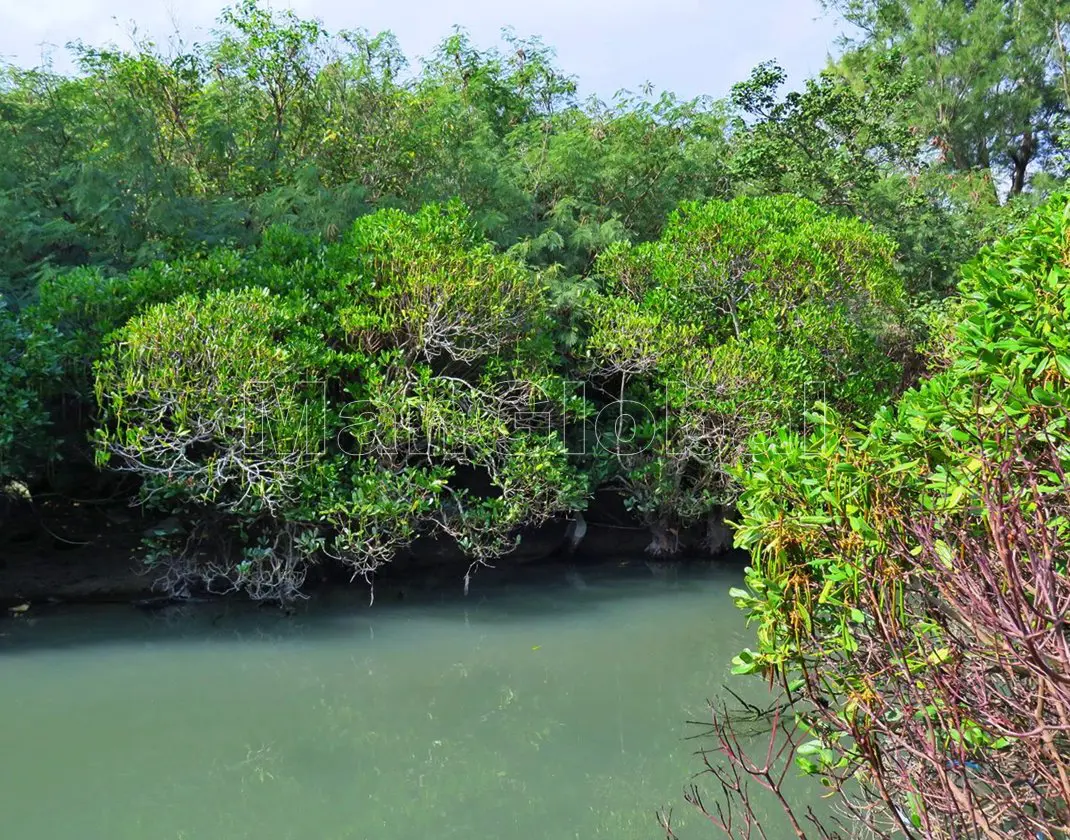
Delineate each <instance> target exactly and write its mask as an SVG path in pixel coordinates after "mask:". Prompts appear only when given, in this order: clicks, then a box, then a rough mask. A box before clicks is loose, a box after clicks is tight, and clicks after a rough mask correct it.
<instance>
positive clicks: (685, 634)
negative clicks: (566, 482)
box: [0, 571, 787, 840]
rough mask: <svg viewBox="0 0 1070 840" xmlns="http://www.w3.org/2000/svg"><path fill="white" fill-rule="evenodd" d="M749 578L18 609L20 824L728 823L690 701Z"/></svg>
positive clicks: (259, 830) (332, 838)
mask: <svg viewBox="0 0 1070 840" xmlns="http://www.w3.org/2000/svg"><path fill="white" fill-rule="evenodd" d="M485 577H486V576H485ZM737 582H738V573H737V572H733V571H721V572H707V573H703V574H701V575H698V576H688V577H684V576H680V577H679V578H677V579H673V580H665V579H658V578H652V577H651V576H650V575H649V574H646V575H645V576H642V577H639V576H636V575H635V573H624V572H615V573H613V574H609V573H602V574H598V573H594V572H588V573H585V574H584V576H583V578H582V579H578V578H576V577H575V576H572V577H571V578H570V579H568V580H566V579H565V578H564V576H562V578H561V580H560V582H558V581H551V582H547V581H543V582H540V583H531V582H529V583H525V584H513V585H509V586H505V585H495V584H493V583H491V582H490V578H489V577H486V582H484V581H482V580H480V579H477V580H476V581H475V583H474V584H473V588H472V592H471V594H470V595H469V596H468V598H461V597H456V596H454V595H452V594H451V595H450V596H449V597H443V598H439V599H430V598H423V599H420V598H417V599H416V600H415V601H414V600H413V599H412V598H410V599H408V600H406V601H404V602H402V603H400V604H390V605H383V604H382V599H380V602H379V603H377V604H376V605H375V606H374V607H371V608H368V607H367V605H366V604H365V603H364V602H363V601H361V600H358V599H357V594H356V593H354V594H353V595H346V596H339V595H337V594H335V595H333V596H332V602H330V603H327V604H322V603H317V604H312V605H309V606H307V607H306V608H304V609H302V610H301V611H299V612H298V614H297V615H294V616H290V617H286V616H282V615H280V614H278V613H277V612H274V611H263V610H261V611H256V610H252V609H249V608H245V607H238V606H236V605H219V604H209V605H205V606H204V607H200V608H197V609H191V608H185V610H186V611H187V612H186V614H180V615H173V614H172V615H167V616H160V615H154V616H146V615H144V614H141V613H139V612H138V611H136V610H134V609H133V608H125V607H106V608H80V609H77V610H70V611H60V612H44V613H41V612H39V611H38V612H37V614H36V617H34V615H35V614H34V612H31V613H29V614H27V616H26V617H22V618H17V619H0V675H2V677H0V757H2V761H0V836H3V837H5V838H7V837H9V838H20V840H21V839H23V838H24V840H53V838H55V839H56V840H59V839H60V838H71V840H91V838H101V840H104V838H107V840H125V839H126V838H129V840H238V838H255V840H291V838H292V839H293V840H297V838H300V840H341V839H342V838H375V840H395V838H396V840H402V839H403V838H404V840H447V838H464V840H482V839H483V838H486V840H507V839H508V838H523V840H537V839H538V838H547V839H548V840H549V838H553V840H565V838H598V837H607V838H614V840H627V839H628V838H659V837H662V836H663V834H662V833H661V832H660V830H659V829H658V826H657V822H656V820H655V816H654V815H655V811H656V810H657V809H659V808H662V807H664V806H667V805H673V806H674V814H675V817H674V824H676V825H680V826H682V827H684V828H686V827H687V826H688V825H690V826H691V827H692V829H693V830H692V831H691V832H690V833H689V834H688V835H686V836H695V837H714V836H716V835H715V834H713V833H712V832H710V831H709V830H708V829H705V828H704V829H702V830H701V831H696V830H694V828H695V827H696V826H697V825H698V823H699V822H700V820H699V818H698V817H697V815H693V814H691V813H690V812H689V809H688V806H686V804H684V803H683V802H682V798H681V793H682V790H683V787H684V786H685V785H686V784H687V783H688V782H689V781H690V777H691V775H692V774H693V773H694V772H695V771H696V770H697V769H698V762H697V761H696V759H695V758H694V757H693V755H692V753H693V751H694V749H695V748H696V746H697V744H696V743H695V742H694V741H688V740H686V736H689V735H694V734H695V728H694V727H689V726H688V725H687V723H686V721H688V720H689V719H690V720H694V719H708V717H709V715H708V711H707V706H706V700H707V698H711V697H716V696H717V695H718V694H720V693H721V685H722V683H724V682H726V681H729V680H731V679H732V678H731V677H730V676H729V675H728V670H727V669H728V662H729V660H730V658H731V655H732V654H733V653H735V652H737V651H738V650H739V649H740V648H741V647H743V646H745V645H746V643H747V641H748V638H749V636H748V632H747V630H746V628H745V627H744V625H743V622H742V620H741V617H740V615H739V613H738V612H737V611H736V610H735V609H734V607H733V606H732V604H731V601H730V599H729V598H728V595H727V592H728V588H729V587H730V586H732V585H736V584H737ZM772 836H773V837H774V838H775V837H776V835H775V834H774V835H772ZM784 836H787V835H784Z"/></svg>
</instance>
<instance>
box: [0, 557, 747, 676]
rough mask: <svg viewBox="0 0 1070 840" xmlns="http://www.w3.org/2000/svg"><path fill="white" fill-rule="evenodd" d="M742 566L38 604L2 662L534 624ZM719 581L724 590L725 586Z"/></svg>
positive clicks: (581, 569)
mask: <svg viewBox="0 0 1070 840" xmlns="http://www.w3.org/2000/svg"><path fill="white" fill-rule="evenodd" d="M741 576H742V564H741V563H737V562H721V563H696V564H654V563H644V562H642V561H639V562H632V561H627V562H622V563H620V564H614V565H609V564H603V565H590V566H567V565H554V566H542V567H539V568H528V569H519V570H518V569H495V568H481V569H479V570H478V571H477V573H476V574H474V575H473V576H472V579H471V583H470V586H469V591H468V593H467V594H465V593H464V588H463V581H461V580H460V579H453V578H451V579H449V580H448V581H445V582H440V583H439V586H437V587H436V586H435V584H434V583H425V584H422V585H403V584H399V583H397V582H391V581H387V582H386V583H385V584H377V585H376V587H375V597H374V599H372V598H371V597H370V595H371V591H370V589H369V588H368V587H367V586H366V585H365V584H363V583H362V582H360V581H357V582H356V583H354V584H353V585H352V586H351V587H328V588H324V589H320V590H318V591H315V592H313V593H312V594H311V595H310V596H309V597H308V598H306V599H304V600H301V601H299V602H297V603H296V604H294V605H292V606H290V607H288V608H286V609H285V610H283V609H280V608H278V607H277V606H273V605H267V604H259V605H258V604H254V603H250V602H248V601H244V600H241V599H240V598H234V597H231V598H220V599H212V600H206V601H196V602H190V603H174V604H169V605H166V606H163V607H161V608H159V609H153V610H146V609H143V608H139V607H137V606H135V605H133V604H129V605H123V604H99V605H62V604H60V605H55V606H42V607H34V608H33V609H32V610H30V611H28V612H27V613H24V614H21V615H4V616H0V656H10V655H18V654H28V653H33V652H38V651H42V650H47V649H73V648H77V647H82V646H93V645H109V644H116V643H131V642H133V643H138V642H145V643H150V642H151V643H167V642H171V641H174V642H178V641H181V642H197V643H212V642H225V643H233V642H235V641H241V642H249V643H254V644H255V643H279V642H282V643H289V642H292V643H302V644H303V643H314V642H317V641H323V640H329V639H332V638H341V637H352V636H354V635H360V634H362V633H369V634H371V635H373V636H374V634H375V633H376V632H379V633H391V632H393V631H396V630H397V629H398V628H402V627H404V626H405V624H406V623H407V622H411V621H418V622H420V624H421V625H422V626H423V627H424V628H425V629H431V630H433V628H434V627H435V626H436V625H439V626H441V627H442V628H444V629H445V628H449V627H455V626H456V625H458V624H461V625H466V626H469V627H475V628H485V629H488V630H492V629H493V628H495V627H504V626H506V625H513V624H523V623H525V622H530V621H532V620H546V619H550V618H553V619H557V620H566V619H568V618H569V617H570V616H572V617H576V616H591V615H592V614H593V613H597V612H598V611H599V610H604V609H608V608H619V607H621V606H622V605H625V604H627V603H628V602H638V601H642V600H644V599H649V598H651V597H665V596H671V595H672V594H674V593H677V594H680V595H685V594H688V593H690V594H692V595H694V594H698V593H708V592H709V591H710V587H711V585H713V586H714V587H715V589H716V590H717V591H720V592H723V593H724V597H723V604H721V606H723V607H724V608H725V609H731V603H730V601H729V600H728V598H727V591H728V588H729V587H731V586H734V585H738V583H739V581H740V579H741ZM717 584H723V586H718V585H717Z"/></svg>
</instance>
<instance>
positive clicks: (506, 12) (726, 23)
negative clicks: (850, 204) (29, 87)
mask: <svg viewBox="0 0 1070 840" xmlns="http://www.w3.org/2000/svg"><path fill="white" fill-rule="evenodd" d="M226 5H228V3H227V0H0V59H2V60H5V61H8V62H12V63H15V64H18V65H21V66H35V65H38V64H40V63H41V57H42V54H43V52H47V51H51V52H52V54H53V59H54V66H55V67H56V69H58V70H69V69H70V67H71V65H70V62H69V61H68V60H67V59H66V58H65V56H64V50H63V46H64V44H66V43H67V42H69V41H72V40H75V39H81V40H82V41H84V42H86V43H88V44H91V45H94V46H101V45H104V44H107V43H112V44H116V45H118V46H120V47H122V46H128V45H129V44H130V34H129V33H130V31H131V27H132V24H136V26H137V30H138V32H139V33H141V34H143V35H148V36H149V37H151V38H153V39H155V40H157V41H158V42H165V41H166V40H167V38H168V36H169V35H170V34H171V33H172V32H174V31H175V28H176V26H177V28H178V31H179V32H181V34H182V36H183V37H184V38H185V40H186V41H187V42H188V43H189V42H196V41H198V40H205V39H206V38H207V37H208V36H209V34H210V31H211V29H212V27H213V24H214V22H215V19H216V18H217V16H218V14H219V12H220V10H221V9H222V8H224V6H226ZM270 5H271V6H273V7H275V8H287V7H288V8H292V9H293V10H294V11H296V12H298V13H299V14H300V15H302V16H304V17H314V18H319V19H320V20H321V21H322V22H323V23H324V24H325V25H326V27H327V29H329V30H332V31H333V30H337V29H352V28H357V27H360V28H364V29H367V30H369V31H372V32H379V31H382V30H384V29H389V30H391V31H392V32H393V33H394V34H395V35H396V36H397V37H398V40H399V41H400V43H401V47H402V49H403V50H404V52H405V54H406V55H407V56H408V57H409V58H410V59H412V58H415V57H419V56H423V55H428V54H429V53H430V52H431V51H432V50H433V48H434V46H435V45H436V44H437V43H438V42H439V41H440V40H442V39H443V38H444V37H446V36H447V35H449V34H450V32H451V28H452V27H453V26H454V25H455V24H456V25H460V26H462V27H464V28H465V29H467V30H468V31H469V32H470V33H471V35H472V36H473V39H474V41H475V43H476V44H478V45H480V46H489V45H492V44H496V43H498V38H499V33H500V32H501V29H502V27H504V26H511V27H513V29H514V30H515V31H516V33H517V34H518V35H521V36H528V35H539V36H541V37H542V38H543V40H544V41H545V42H546V44H548V45H549V46H552V47H554V48H555V49H556V50H557V55H558V60H559V64H560V66H561V67H562V69H564V70H565V71H566V72H568V73H571V74H573V75H575V76H577V77H578V80H579V84H580V92H581V94H583V95H588V94H596V95H598V96H600V97H602V98H608V97H609V96H611V95H612V94H613V93H615V92H616V91H618V90H620V89H628V90H633V91H637V90H638V89H639V88H640V86H641V85H643V84H644V83H645V82H650V83H652V84H653V85H654V88H655V90H658V91H661V90H670V91H673V92H674V93H676V94H677V95H679V96H682V97H687V98H690V97H693V96H698V95H702V94H708V95H711V96H714V97H723V96H726V95H727V94H728V92H729V89H730V88H731V86H732V84H733V83H734V82H737V81H740V80H742V79H744V78H746V77H747V76H748V75H749V73H750V69H751V68H752V67H753V66H754V65H756V64H758V63H759V62H761V61H765V60H767V59H776V60H777V61H778V62H779V63H780V64H781V66H783V67H784V68H785V70H787V72H788V81H789V86H791V87H798V86H800V85H801V83H802V81H803V80H804V79H805V78H807V77H808V76H812V75H814V74H815V73H817V72H818V71H820V70H821V68H822V67H823V66H824V65H825V62H826V57H827V55H828V54H829V52H830V51H833V52H835V49H836V47H835V44H834V41H835V38H836V36H837V34H838V32H839V28H840V24H839V22H838V21H837V20H836V18H835V17H834V16H833V15H831V14H828V13H825V12H823V10H822V8H821V6H820V4H819V2H818V1H817V0H745V2H740V0H464V2H458V0H272V2H271V3H270Z"/></svg>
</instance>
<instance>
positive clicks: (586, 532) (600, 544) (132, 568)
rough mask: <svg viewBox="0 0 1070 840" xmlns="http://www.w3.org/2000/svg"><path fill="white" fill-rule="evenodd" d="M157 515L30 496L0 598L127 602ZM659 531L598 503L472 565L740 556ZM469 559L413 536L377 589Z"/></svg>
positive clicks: (7, 531) (445, 582) (669, 563)
mask: <svg viewBox="0 0 1070 840" xmlns="http://www.w3.org/2000/svg"><path fill="white" fill-rule="evenodd" d="M600 513H601V517H600V518H596V517H599V514H600ZM578 523H581V524H580V526H579V528H578V527H577V525H578ZM158 525H159V517H158V516H155V517H146V516H144V514H143V513H142V512H141V511H140V509H138V508H129V507H125V506H123V507H116V506H93V505H86V504H82V503H73V502H69V501H68V502H63V503H61V502H47V501H46V502H41V503H36V504H35V505H33V507H32V508H30V507H29V506H28V507H27V509H25V510H23V511H19V512H16V514H15V515H14V516H8V517H7V518H6V522H5V523H4V527H3V528H2V529H0V608H6V607H10V606H14V605H19V604H23V603H27V602H29V603H49V602H53V603H55V602H62V603H102V602H132V601H140V600H145V599H151V598H153V597H154V596H158V595H159V593H158V592H155V591H154V590H153V584H154V582H155V579H156V574H155V573H154V572H153V570H152V569H149V568H147V567H146V566H145V564H144V562H143V561H142V560H141V554H142V548H141V540H142V538H143V536H144V535H145V533H146V531H150V530H152V529H153V528H155V527H157V526H158ZM675 536H676V535H674V537H675ZM663 539H664V535H662V534H652V533H651V532H650V531H649V530H648V529H646V528H642V527H639V526H637V525H635V524H630V523H628V522H627V521H626V520H624V519H622V518H619V517H618V516H616V515H615V513H613V512H607V511H606V510H605V509H604V508H603V509H602V511H598V510H594V511H592V512H591V513H589V514H587V515H586V516H585V517H582V518H579V519H578V520H576V519H573V520H559V521H554V522H551V523H549V524H547V525H545V526H543V527H541V528H539V529H535V530H530V531H527V532H524V533H523V534H521V539H520V543H519V545H518V546H517V548H516V550H514V551H513V552H511V553H510V554H508V555H506V556H504V557H502V558H500V559H498V560H497V561H495V563H494V564H493V566H491V567H488V568H480V569H479V570H478V574H479V575H481V576H490V577H493V578H509V577H512V576H514V575H522V576H530V575H531V574H532V573H533V572H537V571H538V570H545V571H546V572H547V573H553V574H557V573H559V572H560V573H562V574H565V573H568V571H569V570H572V569H582V568H583V567H594V566H605V565H610V564H614V565H625V566H628V565H632V566H637V567H640V568H641V567H643V566H645V567H646V568H648V569H649V570H650V573H651V574H654V575H660V574H664V573H666V572H667V571H670V570H671V569H673V568H674V567H675V565H677V564H690V563H696V562H698V563H708V562H729V563H732V562H738V561H739V558H738V557H737V556H736V555H735V554H734V553H733V552H729V551H726V550H725V549H726V548H727V546H728V545H729V544H730V539H729V535H728V532H727V529H725V530H724V533H723V534H721V541H720V543H715V544H714V545H712V546H711V545H709V544H708V543H704V544H702V545H700V544H698V543H697V542H696V541H695V540H689V539H687V535H683V540H682V542H681V543H680V550H679V551H678V552H677V553H675V554H673V555H672V556H671V557H655V556H652V555H651V553H650V549H651V546H652V545H658V544H659V541H660V540H663ZM470 566H471V563H470V561H469V560H468V559H466V558H465V556H464V555H463V553H462V552H461V551H460V550H459V549H458V548H457V546H456V545H454V544H452V543H450V542H448V541H445V540H437V539H421V540H418V541H417V542H416V543H414V544H413V546H412V547H411V548H410V549H409V550H408V551H406V552H405V553H403V554H402V555H400V556H398V557H397V558H396V559H395V560H394V561H393V562H392V563H390V564H389V565H387V566H385V567H384V568H383V569H382V570H380V572H379V573H378V574H377V575H376V581H375V585H376V597H377V598H380V597H382V598H389V599H393V598H397V597H403V596H404V593H405V592H408V591H413V590H420V589H423V590H428V589H430V590H437V589H451V588H455V587H457V588H460V587H462V586H463V579H464V576H465V573H466V572H468V571H469V569H470ZM351 577H352V576H351V573H350V572H349V571H348V570H346V569H345V568H342V567H339V566H332V565H329V564H323V565H318V566H316V567H314V568H313V569H312V570H311V571H310V573H309V576H308V581H307V583H306V588H307V590H308V591H309V592H310V593H311V592H316V591H319V590H323V589H330V588H335V587H339V586H356V587H364V588H366V587H367V584H366V583H365V582H364V581H363V580H361V579H358V580H357V581H355V582H354V581H352V580H351Z"/></svg>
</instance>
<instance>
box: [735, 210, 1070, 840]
mask: <svg viewBox="0 0 1070 840" xmlns="http://www.w3.org/2000/svg"><path fill="white" fill-rule="evenodd" d="M1068 255H1070V198H1068V197H1067V196H1058V197H1056V198H1054V199H1052V200H1051V201H1049V202H1048V203H1047V204H1046V205H1045V206H1044V207H1043V208H1042V209H1041V210H1040V211H1039V212H1038V213H1037V214H1036V215H1035V216H1034V217H1033V218H1032V219H1030V220H1029V221H1028V222H1027V223H1025V224H1023V225H1022V226H1021V227H1020V228H1019V229H1018V230H1016V231H1015V232H1014V233H1013V234H1012V235H1009V236H1008V237H1006V238H1005V239H1003V240H1002V241H1001V242H999V243H998V244H996V245H995V246H993V247H992V248H990V249H988V250H986V251H985V252H984V253H983V254H982V255H981V256H980V257H979V258H978V260H976V261H975V262H974V263H972V264H971V265H970V266H969V267H968V268H967V269H966V270H965V271H964V276H963V280H962V282H961V284H960V289H961V293H962V301H961V303H960V304H959V306H958V307H957V309H958V311H959V314H960V318H961V320H960V321H959V323H958V326H957V329H956V331H955V335H954V337H953V338H952V339H951V340H950V341H949V342H947V343H946V345H945V346H944V347H943V350H942V354H943V355H944V356H945V357H946V360H945V361H943V362H942V363H941V364H940V365H939V368H940V370H939V372H937V373H935V374H934V375H933V376H932V377H931V378H930V379H929V380H927V381H926V382H924V383H922V384H921V385H919V386H918V387H917V388H915V389H912V390H910V391H908V392H907V393H906V394H904V395H903V397H902V399H901V400H900V401H899V403H898V405H897V406H895V407H888V408H883V409H881V410H880V411H878V412H877V413H876V415H875V417H874V418H873V420H872V421H871V422H869V423H868V424H867V425H865V426H861V427H858V426H854V425H852V424H850V423H847V422H844V421H843V420H842V419H841V418H839V417H838V416H837V415H836V413H835V412H834V411H832V410H831V409H826V410H824V411H821V412H819V413H817V414H815V415H814V416H813V417H812V419H813V421H814V423H815V429H814V431H813V432H812V433H811V434H809V435H806V434H801V433H799V432H796V431H792V430H788V429H785V430H781V431H780V432H778V433H776V434H774V435H758V436H756V437H755V438H754V439H753V440H752V442H751V446H750V452H751V459H752V460H751V466H750V467H749V468H748V469H747V470H746V471H744V472H741V473H740V479H741V481H742V484H743V488H744V489H743V493H742V495H741V497H740V501H739V507H740V512H741V515H742V520H741V525H740V528H739V530H738V532H737V544H738V545H740V546H742V547H745V548H747V549H749V550H750V551H751V554H752V567H751V568H750V569H749V570H748V576H747V583H748V588H747V590H746V591H742V590H740V591H737V592H736V597H737V602H738V603H739V605H740V606H741V607H743V608H745V609H746V610H747V611H748V613H749V614H750V617H751V619H752V620H753V621H754V622H755V623H756V624H757V637H758V645H757V650H755V651H745V652H744V653H743V654H741V656H740V657H739V658H737V661H736V669H737V670H738V671H740V672H753V671H760V672H764V673H766V674H769V675H779V677H780V678H781V679H782V680H783V681H784V683H785V684H792V688H793V690H795V691H799V692H801V695H800V696H799V699H798V702H797V708H798V709H799V710H800V712H801V713H802V719H803V721H804V723H805V724H806V726H807V727H808V728H809V729H810V730H811V732H812V734H813V736H814V737H815V738H817V739H818V742H819V743H820V744H821V745H822V747H823V748H825V749H829V750H831V751H832V752H830V755H831V756H832V759H830V762H829V763H826V764H821V765H815V764H814V763H813V762H812V761H810V760H807V762H804V763H805V764H806V767H807V769H809V770H811V771H813V772H818V773H821V774H823V775H824V776H825V777H826V781H828V782H829V783H831V784H833V785H834V786H835V787H837V788H838V789H842V790H843V792H844V796H845V801H846V802H847V804H848V805H849V806H851V807H853V808H854V813H856V814H862V815H867V824H869V825H871V826H872V827H874V828H876V827H877V826H879V824H880V819H884V820H885V821H886V823H885V824H886V825H891V826H893V828H889V829H887V830H886V831H885V833H883V834H881V833H879V834H878V836H889V833H894V829H896V828H899V829H905V830H907V831H913V830H915V829H916V830H918V831H919V832H920V833H921V834H923V835H924V836H933V837H952V836H963V832H965V833H966V834H971V833H975V832H976V833H978V834H984V836H992V837H1008V838H1009V837H1023V836H1033V835H1034V834H1037V835H1038V836H1040V835H1043V836H1061V834H1062V833H1065V832H1066V831H1067V827H1068V819H1067V813H1068V811H1067V808H1068V807H1070V806H1068V803H1070V789H1067V787H1066V781H1065V780H1066V775H1065V770H1064V771H1062V773H1060V772H1059V768H1061V767H1063V762H1064V760H1065V755H1066V750H1067V745H1066V744H1064V743H1063V741H1064V739H1065V715H1066V714H1067V713H1068V712H1067V709H1068V708H1070V706H1068V701H1070V696H1068V695H1067V693H1066V685H1067V674H1066V669H1067V667H1068V666H1067V663H1065V662H1064V661H1063V659H1065V656H1064V655H1063V649H1064V648H1065V630H1064V628H1063V623H1064V621H1065V612H1066V608H1067V606H1066V602H1065V593H1063V589H1065V580H1064V578H1065V575H1066V571H1067V557H1066V540H1067V537H1068V535H1070V526H1068V524H1067V519H1066V509H1067V501H1068V489H1070V485H1068V483H1067V480H1066V468H1067V463H1068V459H1070V425H1068V422H1070V415H1068V411H1067V409H1068V406H1070V328H1068V325H1070V317H1068V312H1070V310H1068V302H1070V256H1068ZM1039 698H1044V699H1043V701H1041V700H1040V699H1039ZM1037 703H1040V705H1035V704H1037ZM1060 715H1062V716H1063V717H1061V718H1060ZM852 779H853V780H854V781H861V782H862V783H863V785H862V787H861V788H858V787H855V788H850V787H849V786H846V787H845V783H846V781H847V780H852ZM860 794H861V795H862V796H863V800H862V802H863V805H865V807H861V806H859V805H858V796H859V795H860ZM874 803H875V804H876V806H878V807H877V808H876V809H874V807H873V806H874ZM911 823H912V824H913V825H911ZM1052 832H1054V833H1052Z"/></svg>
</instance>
